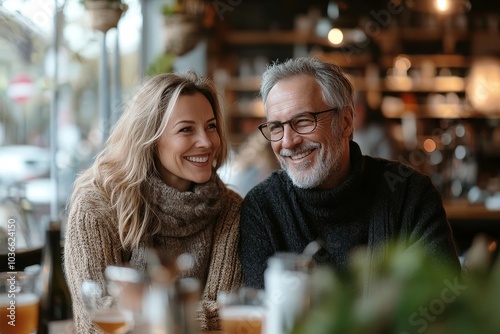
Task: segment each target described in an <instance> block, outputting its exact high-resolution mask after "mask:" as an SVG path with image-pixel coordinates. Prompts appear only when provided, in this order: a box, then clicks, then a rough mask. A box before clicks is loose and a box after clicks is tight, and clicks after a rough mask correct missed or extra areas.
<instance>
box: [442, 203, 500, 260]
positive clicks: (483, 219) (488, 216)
mask: <svg viewBox="0 0 500 334" xmlns="http://www.w3.org/2000/svg"><path fill="white" fill-rule="evenodd" d="M444 208H445V210H446V215H447V217H448V221H449V222H450V225H451V228H452V230H453V236H454V238H455V244H456V246H457V251H458V253H459V255H461V254H463V253H464V252H465V251H467V249H468V248H469V247H470V245H471V244H472V240H473V239H474V236H475V235H476V234H479V233H484V234H487V235H489V236H491V237H493V238H495V239H497V240H500V210H488V209H486V208H485V207H484V205H482V204H470V203H469V202H468V201H467V200H454V201H448V202H444Z"/></svg>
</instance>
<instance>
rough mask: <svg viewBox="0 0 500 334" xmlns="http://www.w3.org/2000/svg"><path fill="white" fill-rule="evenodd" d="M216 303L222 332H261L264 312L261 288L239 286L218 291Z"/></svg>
mask: <svg viewBox="0 0 500 334" xmlns="http://www.w3.org/2000/svg"><path fill="white" fill-rule="evenodd" d="M217 304H218V306H219V316H220V319H221V324H222V332H223V333H224V334H241V333H245V334H261V333H263V328H264V326H263V324H264V321H265V314H266V308H265V293H264V291H263V290H257V289H252V288H241V289H239V290H237V291H234V292H220V293H219V294H218V296H217Z"/></svg>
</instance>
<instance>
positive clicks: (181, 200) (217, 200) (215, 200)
mask: <svg viewBox="0 0 500 334" xmlns="http://www.w3.org/2000/svg"><path fill="white" fill-rule="evenodd" d="M151 191H152V193H151V197H150V198H151V200H152V204H153V205H154V206H156V207H157V215H158V219H159V221H161V224H162V226H163V227H164V228H161V232H160V235H161V236H165V237H185V236H189V235H192V234H194V233H197V232H198V231H200V230H201V229H203V228H204V227H205V226H206V225H207V224H210V223H213V222H214V221H215V220H216V219H217V217H218V216H219V212H220V210H221V208H222V207H223V203H222V199H223V198H224V197H223V196H221V195H222V192H223V191H224V185H223V183H222V181H221V180H220V179H219V177H218V176H217V174H216V173H214V174H213V176H212V177H211V179H210V180H209V181H208V182H206V183H202V184H195V185H194V186H193V188H192V190H191V191H179V190H177V189H175V188H172V187H169V186H167V185H166V184H165V183H164V182H163V181H162V180H161V179H160V178H159V177H157V176H153V177H152V181H151Z"/></svg>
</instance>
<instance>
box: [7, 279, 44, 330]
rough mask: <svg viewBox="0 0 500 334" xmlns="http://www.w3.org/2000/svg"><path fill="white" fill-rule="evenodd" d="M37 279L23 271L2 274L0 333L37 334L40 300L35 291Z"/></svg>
mask: <svg viewBox="0 0 500 334" xmlns="http://www.w3.org/2000/svg"><path fill="white" fill-rule="evenodd" d="M36 277H37V276H36V275H34V274H29V273H27V272H22V271H18V272H2V273H0V333H9V334H32V333H36V330H37V327H38V316H39V314H38V304H39V300H40V299H39V297H38V295H37V294H36V293H35V291H34V289H35V281H36Z"/></svg>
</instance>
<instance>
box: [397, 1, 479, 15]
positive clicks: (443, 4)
mask: <svg viewBox="0 0 500 334" xmlns="http://www.w3.org/2000/svg"><path fill="white" fill-rule="evenodd" d="M406 7H408V8H410V9H412V10H415V11H419V12H424V13H441V14H457V13H465V12H468V11H469V10H470V9H471V3H470V1H469V0H406Z"/></svg>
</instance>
